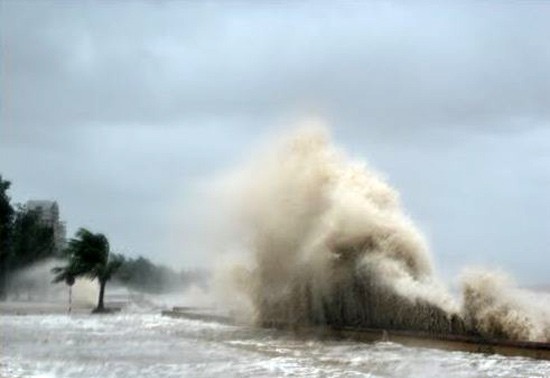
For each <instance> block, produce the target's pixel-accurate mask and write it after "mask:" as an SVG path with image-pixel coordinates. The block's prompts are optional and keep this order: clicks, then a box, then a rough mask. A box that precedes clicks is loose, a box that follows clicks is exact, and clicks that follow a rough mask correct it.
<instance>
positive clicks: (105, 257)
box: [52, 228, 124, 312]
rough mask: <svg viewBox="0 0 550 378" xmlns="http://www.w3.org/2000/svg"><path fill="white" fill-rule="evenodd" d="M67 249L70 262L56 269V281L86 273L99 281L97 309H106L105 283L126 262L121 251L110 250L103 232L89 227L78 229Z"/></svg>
mask: <svg viewBox="0 0 550 378" xmlns="http://www.w3.org/2000/svg"><path fill="white" fill-rule="evenodd" d="M75 236H76V237H75V238H73V239H71V240H70V241H69V245H68V247H67V249H66V250H65V254H66V256H67V259H68V261H67V265H65V266H58V267H55V268H53V269H52V273H54V274H55V278H54V280H53V282H54V283H55V282H61V281H66V282H69V281H71V279H73V278H75V277H86V278H89V279H92V280H93V279H97V280H98V281H99V298H98V302H97V307H96V308H95V310H94V312H104V311H105V306H104V301H103V297H104V295H105V285H106V284H107V281H109V280H110V279H111V277H112V275H113V274H114V273H115V272H116V270H117V269H118V268H119V267H120V266H121V265H122V263H123V261H124V258H123V257H122V256H121V255H117V254H113V253H110V251H109V241H108V240H107V238H106V237H105V235H103V234H99V233H98V234H94V233H93V232H90V231H89V230H87V229H85V228H81V229H79V230H78V231H77V232H76V235H75Z"/></svg>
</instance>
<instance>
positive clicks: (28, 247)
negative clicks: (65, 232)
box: [0, 175, 60, 299]
mask: <svg viewBox="0 0 550 378" xmlns="http://www.w3.org/2000/svg"><path fill="white" fill-rule="evenodd" d="M10 186H11V183H10V182H9V181H6V180H4V179H3V178H2V176H1V175H0V299H4V298H5V296H6V291H7V283H8V280H9V278H10V276H11V275H13V274H14V273H15V272H17V271H18V270H20V269H23V268H25V267H28V266H30V265H31V264H34V263H36V262H38V261H41V260H43V259H45V258H48V257H56V256H58V255H59V252H60V251H57V250H56V248H55V240H54V230H53V227H51V226H48V225H46V224H44V223H43V222H41V221H40V214H39V213H38V212H37V211H30V210H28V209H26V208H25V207H24V206H21V205H18V206H16V207H15V208H14V207H13V206H12V204H11V202H10V201H11V199H10V197H9V195H8V193H7V191H8V190H9V188H10Z"/></svg>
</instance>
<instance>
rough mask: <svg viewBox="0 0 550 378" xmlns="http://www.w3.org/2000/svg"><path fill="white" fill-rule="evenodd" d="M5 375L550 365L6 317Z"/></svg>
mask: <svg viewBox="0 0 550 378" xmlns="http://www.w3.org/2000/svg"><path fill="white" fill-rule="evenodd" d="M0 322H1V324H0V342H1V352H0V376H1V377H79V378H82V377H94V378H95V377H102V378H106V377H232V376H233V377H281V376H302V377H550V362H548V361H537V360H532V359H528V358H520V357H503V356H498V355H482V354H471V353H464V352H447V351H439V350H433V349H423V348H411V347H404V346H401V345H398V344H393V343H384V342H381V343H374V344H365V343H358V342H351V341H327V340H316V339H300V338H296V337H293V336H292V335H291V334H287V333H283V332H278V331H274V330H263V329H255V328H250V327H241V326H230V325H225V324H220V323H215V322H206V321H200V320H187V319H172V318H167V317H163V316H161V315H160V314H157V313H119V314H116V315H102V316H92V315H87V314H80V315H78V314H73V315H61V314H59V315H21V316H17V315H1V316H0Z"/></svg>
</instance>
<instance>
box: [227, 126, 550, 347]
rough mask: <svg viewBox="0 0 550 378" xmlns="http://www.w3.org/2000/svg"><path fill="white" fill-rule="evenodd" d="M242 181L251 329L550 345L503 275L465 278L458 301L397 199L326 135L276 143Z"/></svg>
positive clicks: (243, 276) (244, 288) (539, 315)
mask: <svg viewBox="0 0 550 378" xmlns="http://www.w3.org/2000/svg"><path fill="white" fill-rule="evenodd" d="M238 177H239V179H238V184H237V185H236V187H237V190H236V191H234V192H233V200H234V201H235V203H236V204H237V208H238V215H237V216H236V217H235V218H234V220H235V222H237V223H238V224H239V229H240V230H241V232H242V235H241V236H243V239H244V240H246V242H245V245H244V246H242V248H243V249H244V250H245V251H246V256H247V258H246V262H245V263H244V264H241V265H238V264H235V265H234V266H233V269H232V270H231V271H232V275H231V278H232V280H233V284H234V287H237V288H238V290H239V291H240V294H242V295H244V297H245V299H246V301H247V303H248V304H249V306H250V308H251V314H252V316H253V318H254V321H255V322H256V323H258V324H260V325H269V326H271V325H276V326H277V325H278V326H299V325H339V326H357V327H374V328H386V329H406V330H417V331H424V332H434V333H452V334H473V335H482V336H485V337H499V338H509V339H522V340H536V341H549V340H550V320H549V319H550V311H548V309H547V308H545V307H543V306H538V307H537V306H535V305H534V304H533V301H532V300H530V299H529V298H528V296H526V295H524V294H523V293H522V292H521V291H519V290H518V289H515V288H513V286H511V285H509V284H508V283H507V282H506V279H505V278H503V276H502V275H500V274H496V273H491V272H486V271H479V270H477V271H470V272H469V273H467V274H465V276H464V279H463V295H462V298H460V299H456V298H453V296H452V295H451V294H450V293H449V292H448V290H447V288H446V287H445V286H444V285H443V284H442V283H441V282H439V281H438V280H437V279H436V276H435V275H434V274H433V264H432V261H431V255H430V252H429V250H428V247H427V244H426V242H425V240H424V237H423V236H422V234H421V233H420V232H419V231H418V230H417V228H416V227H415V226H414V224H413V223H412V221H411V220H410V219H409V218H408V217H407V215H406V214H405V213H404V211H403V210H402V208H401V205H400V200H399V194H398V193H397V192H396V190H394V189H393V188H392V187H390V186H389V185H388V183H386V182H385V181H384V180H383V178H382V177H381V176H380V175H379V174H377V173H376V172H374V171H373V170H371V169H369V168H368V167H367V166H366V165H365V164H361V163H357V162H353V161H351V160H350V159H349V158H347V157H346V156H345V154H344V153H343V152H341V151H339V150H338V149H337V148H335V147H334V146H333V145H332V144H331V141H330V138H329V135H328V133H327V131H326V130H324V129H322V128H318V127H313V128H305V129H301V130H299V131H298V132H296V133H293V134H292V135H290V136H288V137H287V138H284V139H283V140H279V141H278V142H277V143H275V146H274V147H271V148H270V149H269V150H268V151H267V152H266V153H265V154H264V156H262V157H260V158H256V159H255V160H254V162H252V163H250V164H248V165H247V166H246V168H245V169H242V170H240V171H239V174H238ZM225 289H227V288H225ZM239 306H241V304H240V305H239Z"/></svg>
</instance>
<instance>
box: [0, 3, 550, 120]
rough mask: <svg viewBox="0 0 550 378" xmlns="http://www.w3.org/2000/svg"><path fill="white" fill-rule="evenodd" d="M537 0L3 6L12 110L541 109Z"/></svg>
mask: <svg viewBox="0 0 550 378" xmlns="http://www.w3.org/2000/svg"><path fill="white" fill-rule="evenodd" d="M533 5H534V4H533V3H531V4H516V5H512V4H503V5H496V4H494V5H491V4H484V5H478V6H476V5H473V4H471V6H466V5H464V4H463V5H461V6H459V5H454V6H451V5H447V6H443V5H439V6H434V5H431V6H428V5H426V4H425V5H416V6H412V5H403V4H401V5H395V4H391V3H371V4H370V5H368V6H362V5H360V4H354V5H351V4H348V5H343V6H340V7H335V6H334V7H314V6H305V5H295V6H291V5H287V6H285V5H282V4H279V5H276V4H264V5H260V6H253V7H250V9H249V8H248V7H245V6H244V5H242V4H241V5H240V6H239V5H229V6H222V5H221V4H207V5H203V6H199V5H189V6H185V7H182V6H181V4H178V3H165V4H154V3H133V4H125V3H118V2H117V3H101V4H97V3H95V4H94V3H78V4H72V3H67V2H59V3H53V4H51V3H45V2H40V3H36V2H28V3H22V4H21V3H7V4H6V5H4V8H5V9H4V12H3V13H4V14H5V16H4V19H3V24H4V27H3V29H4V30H3V45H4V46H3V48H4V56H5V57H4V61H5V63H4V66H5V75H6V77H7V80H6V83H5V87H4V88H5V94H6V96H7V104H6V106H7V109H6V111H7V113H8V114H7V115H8V116H10V117H13V122H16V123H21V124H25V125H29V124H31V125H32V124H34V123H36V121H35V120H36V119H40V120H41V124H42V125H46V124H47V125H52V126H60V127H64V126H65V125H66V124H68V123H81V122H108V123H127V122H135V123H158V122H162V123H170V122H174V121H177V120H178V119H181V118H183V117H189V116H194V115H211V114H227V113H235V112H240V113H257V112H268V113H280V112H281V109H284V110H286V111H302V110H303V109H307V110H312V111H319V112H324V113H327V116H331V117H333V118H343V119H350V118H351V120H352V121H354V122H357V121H359V120H361V121H362V122H369V123H371V124H372V126H371V127H377V125H380V126H379V127H388V126H398V125H403V124H406V125H411V126H415V127H418V126H422V125H433V124H438V125H441V124H449V123H456V124H468V125H476V126H477V127H483V126H481V125H479V124H483V125H484V126H487V125H491V127H499V125H500V124H501V123H510V122H511V121H513V120H514V119H520V120H521V119H523V118H534V119H535V121H539V122H540V120H541V119H544V120H547V119H548V115H549V108H550V107H549V100H548V99H549V98H550V75H549V74H548V68H547V67H548V66H550V51H549V50H550V49H549V44H548V42H547V38H545V36H548V35H550V26H549V24H548V22H547V16H548V15H549V14H550V6H548V5H544V4H536V6H533ZM319 8H321V9H319Z"/></svg>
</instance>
